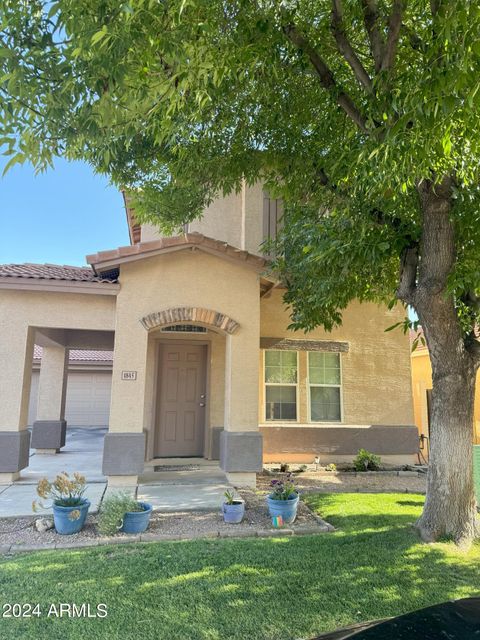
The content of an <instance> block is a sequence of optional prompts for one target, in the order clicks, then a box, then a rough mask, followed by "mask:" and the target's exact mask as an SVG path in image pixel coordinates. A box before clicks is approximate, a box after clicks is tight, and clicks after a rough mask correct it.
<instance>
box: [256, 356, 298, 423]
mask: <svg viewBox="0 0 480 640" xmlns="http://www.w3.org/2000/svg"><path fill="white" fill-rule="evenodd" d="M264 364H265V366H264V371H265V374H264V375H265V419H266V420H267V421H275V420H278V421H285V420H287V421H295V420H297V387H298V353H297V352H296V351H273V350H272V351H265V361H264Z"/></svg>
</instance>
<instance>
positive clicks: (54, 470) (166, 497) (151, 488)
mask: <svg viewBox="0 0 480 640" xmlns="http://www.w3.org/2000/svg"><path fill="white" fill-rule="evenodd" d="M106 433H107V429H101V428H99V429H86V428H75V427H72V428H69V429H68V430H67V434H66V442H65V447H63V448H62V451H61V452H60V453H57V454H38V453H36V452H35V451H34V450H32V451H31V453H30V459H29V466H28V467H27V468H26V469H23V470H22V471H21V473H20V478H19V479H18V480H17V481H16V482H12V483H6V484H0V514H1V516H2V517H12V518H18V517H22V516H32V515H33V512H32V501H33V500H35V499H37V497H38V496H37V495H36V484H37V482H38V480H39V479H40V478H43V477H48V478H49V479H52V478H54V477H55V476H56V475H57V474H58V473H61V472H62V471H67V473H70V474H72V473H73V472H74V471H78V472H79V473H81V474H82V475H84V476H85V477H86V478H87V483H88V487H87V491H86V497H87V498H88V499H89V500H90V501H91V503H92V507H91V512H93V513H94V512H96V511H97V510H98V508H99V506H100V504H101V501H102V499H103V497H104V496H105V495H107V494H108V492H109V491H118V490H124V491H129V492H131V493H132V494H134V495H135V496H136V497H137V498H138V499H139V500H144V501H147V502H150V503H151V504H152V505H153V507H154V510H156V511H166V512H173V511H202V510H208V511H216V510H218V509H219V507H220V504H221V503H222V499H223V494H224V493H225V491H227V490H228V489H232V486H231V485H230V484H229V483H228V481H227V478H226V475H225V473H224V472H223V471H222V470H221V469H220V467H219V466H218V463H217V462H215V461H208V460H204V459H197V458H194V459H185V458H181V459H175V458H172V459H168V458H167V459H162V460H152V461H150V462H148V463H146V464H145V470H144V473H142V474H141V475H140V476H139V478H138V483H137V484H135V485H134V486H131V485H130V486H128V487H121V486H119V487H114V488H108V486H107V478H106V477H105V476H103V475H102V474H101V467H102V457H103V444H104V438H105V434H106ZM40 515H41V514H40Z"/></svg>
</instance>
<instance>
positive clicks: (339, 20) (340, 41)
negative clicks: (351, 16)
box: [332, 0, 373, 94]
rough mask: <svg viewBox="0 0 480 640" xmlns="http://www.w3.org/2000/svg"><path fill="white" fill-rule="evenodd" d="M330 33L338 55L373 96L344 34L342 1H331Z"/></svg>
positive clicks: (368, 79) (368, 80)
mask: <svg viewBox="0 0 480 640" xmlns="http://www.w3.org/2000/svg"><path fill="white" fill-rule="evenodd" d="M332 33H333V37H334V38H335V42H336V43H337V49H338V51H339V53H340V54H341V55H342V56H343V57H344V58H345V60H346V62H347V63H348V64H349V65H350V68H351V69H352V71H353V73H354V75H355V77H356V79H357V80H358V82H359V83H360V84H361V85H363V87H364V88H365V89H366V91H367V93H369V94H373V84H372V80H371V78H370V76H369V75H368V73H367V72H366V70H365V67H364V66H363V64H362V63H361V61H360V59H359V58H358V56H357V54H356V53H355V51H354V49H353V47H352V45H351V44H350V42H349V40H348V38H347V36H346V34H345V28H344V26H343V6H342V0H332Z"/></svg>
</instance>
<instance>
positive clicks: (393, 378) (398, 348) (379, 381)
mask: <svg viewBox="0 0 480 640" xmlns="http://www.w3.org/2000/svg"><path fill="white" fill-rule="evenodd" d="M404 315H405V312H404V310H403V309H402V308H401V307H396V308H394V309H392V310H388V309H387V308H386V307H381V306H377V305H374V304H370V303H363V304H361V303H359V302H354V303H352V304H351V305H350V306H349V307H348V308H347V309H346V310H345V312H344V314H343V324H342V326H341V327H339V328H337V329H334V330H333V331H332V332H331V333H327V332H325V331H323V330H322V329H315V330H314V331H312V332H310V333H308V334H305V333H303V332H292V331H288V329H287V326H288V324H289V322H290V318H289V315H288V312H287V310H286V309H285V307H284V305H283V303H282V292H281V291H279V290H276V291H274V292H273V293H272V295H271V296H270V297H267V298H264V299H263V300H262V303H261V329H260V332H261V336H262V337H285V338H291V339H293V338H295V339H312V340H338V341H345V342H348V343H349V351H348V353H342V354H341V367H342V395H343V420H342V423H343V424H345V425H373V424H379V425H412V424H414V416H413V405H412V389H411V374H410V347H409V341H408V336H406V335H404V334H403V332H402V331H401V330H394V331H389V332H387V333H386V332H385V329H386V328H387V327H389V326H391V325H393V324H395V323H396V322H398V321H400V320H402V319H403V318H404ZM302 355H303V356H305V354H302ZM306 377H307V366H306V357H301V358H300V366H299V409H300V411H299V413H300V415H299V420H298V424H306V422H307V415H306V414H307V412H306V406H307V385H306ZM263 394H264V385H263V384H262V381H261V384H260V398H261V401H260V407H261V409H260V416H259V420H260V422H261V423H264V424H274V425H275V426H278V425H279V423H278V422H275V423H265V417H264V412H263ZM334 424H336V425H338V423H334ZM288 425H289V426H292V423H291V422H289V423H288ZM315 425H319V426H325V425H324V423H311V424H310V426H315Z"/></svg>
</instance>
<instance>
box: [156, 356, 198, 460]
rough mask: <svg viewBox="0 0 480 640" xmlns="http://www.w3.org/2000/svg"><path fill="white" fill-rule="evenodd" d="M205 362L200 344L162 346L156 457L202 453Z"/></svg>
mask: <svg viewBox="0 0 480 640" xmlns="http://www.w3.org/2000/svg"><path fill="white" fill-rule="evenodd" d="M206 362H207V358H206V347H205V346H203V345H171V346H170V345H167V344H163V345H162V346H161V349H160V381H159V382H160V393H159V395H160V403H159V409H158V414H157V415H158V432H157V436H158V437H157V442H156V450H155V455H156V456H157V457H163V458H165V457H167V458H170V457H177V456H179V457H181V456H185V457H188V456H202V455H203V447H204V432H205V407H206Z"/></svg>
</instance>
